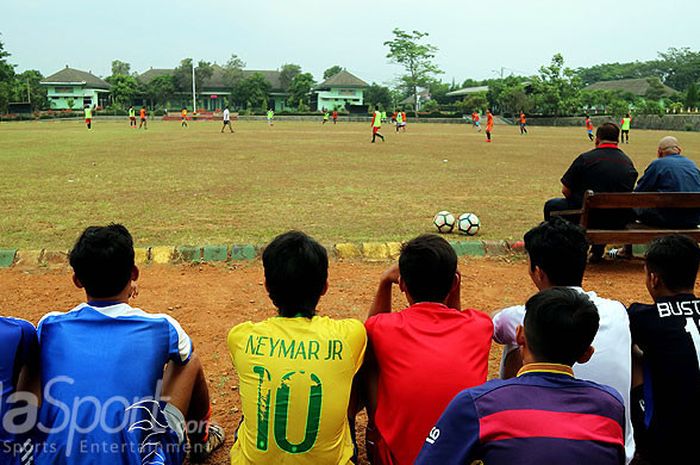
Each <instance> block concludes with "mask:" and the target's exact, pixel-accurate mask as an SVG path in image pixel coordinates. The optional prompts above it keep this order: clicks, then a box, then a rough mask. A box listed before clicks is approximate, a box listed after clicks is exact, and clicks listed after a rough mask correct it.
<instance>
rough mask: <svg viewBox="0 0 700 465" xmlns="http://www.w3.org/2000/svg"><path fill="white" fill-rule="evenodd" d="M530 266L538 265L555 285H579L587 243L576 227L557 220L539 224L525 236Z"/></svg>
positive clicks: (582, 233) (583, 270)
mask: <svg viewBox="0 0 700 465" xmlns="http://www.w3.org/2000/svg"><path fill="white" fill-rule="evenodd" d="M525 250H527V253H528V256H529V257H530V266H531V268H532V270H533V271H534V270H535V267H536V266H539V267H540V269H541V270H542V271H544V272H545V274H546V275H547V278H549V281H550V282H551V283H552V285H554V286H580V285H581V283H582V282H583V274H584V272H585V271H586V260H587V255H588V241H587V240H586V233H585V231H584V230H583V229H582V228H581V227H580V226H578V225H576V224H573V223H571V222H569V221H566V220H563V219H561V218H559V217H554V218H552V219H550V220H549V221H545V222H543V223H540V224H539V225H538V226H536V227H534V228H532V229H531V230H529V231H528V232H527V233H526V234H525Z"/></svg>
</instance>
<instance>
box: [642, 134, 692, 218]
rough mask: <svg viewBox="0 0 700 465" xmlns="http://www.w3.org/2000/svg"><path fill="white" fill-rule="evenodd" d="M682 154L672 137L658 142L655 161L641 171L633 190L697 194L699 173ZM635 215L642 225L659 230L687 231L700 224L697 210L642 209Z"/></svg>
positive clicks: (676, 140) (676, 141)
mask: <svg viewBox="0 0 700 465" xmlns="http://www.w3.org/2000/svg"><path fill="white" fill-rule="evenodd" d="M681 152H682V150H681V147H680V145H679V144H678V139H676V138H675V137H671V136H668V137H664V138H663V139H661V141H660V142H659V148H658V150H657V152H656V153H657V156H658V158H657V159H656V160H654V161H653V162H651V164H650V165H649V166H648V167H647V169H646V171H644V175H643V176H642V177H641V178H640V179H639V182H638V183H637V188H636V189H635V190H634V191H635V192H700V170H698V167H697V165H696V164H695V162H693V161H692V160H689V159H688V158H686V157H684V156H683V155H681ZM637 216H638V217H639V220H640V221H641V222H642V223H644V224H648V225H649V226H656V227H660V228H678V229H688V228H696V227H697V226H698V224H700V210H697V211H692V210H688V209H652V208H644V209H638V210H637Z"/></svg>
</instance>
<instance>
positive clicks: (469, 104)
mask: <svg viewBox="0 0 700 465" xmlns="http://www.w3.org/2000/svg"><path fill="white" fill-rule="evenodd" d="M470 87H471V86H470ZM488 106H489V101H488V99H487V98H486V93H485V92H477V93H475V94H470V95H467V96H465V97H464V99H462V101H461V102H457V108H458V109H459V110H460V111H461V112H462V113H463V114H465V115H466V114H471V112H473V111H478V112H483V111H484V110H486V108H487V107H488Z"/></svg>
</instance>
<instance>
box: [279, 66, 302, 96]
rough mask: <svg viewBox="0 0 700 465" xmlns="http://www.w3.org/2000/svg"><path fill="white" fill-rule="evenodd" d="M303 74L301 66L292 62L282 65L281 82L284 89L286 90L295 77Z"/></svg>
mask: <svg viewBox="0 0 700 465" xmlns="http://www.w3.org/2000/svg"><path fill="white" fill-rule="evenodd" d="M299 74H301V66H299V65H295V64H292V63H287V64H284V65H282V67H281V68H280V84H281V86H282V90H284V91H286V90H288V89H289V86H290V85H291V84H292V81H294V77H295V76H298V75H299Z"/></svg>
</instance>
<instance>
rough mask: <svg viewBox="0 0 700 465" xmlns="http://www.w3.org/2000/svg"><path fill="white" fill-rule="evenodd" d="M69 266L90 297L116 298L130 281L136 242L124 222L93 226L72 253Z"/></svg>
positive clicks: (77, 243) (83, 235)
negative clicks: (123, 224) (122, 223)
mask: <svg viewBox="0 0 700 465" xmlns="http://www.w3.org/2000/svg"><path fill="white" fill-rule="evenodd" d="M70 265H71V267H73V271H74V272H75V275H76V277H77V278H78V280H79V281H80V283H81V284H82V285H83V287H84V288H85V292H86V293H87V294H88V295H89V296H90V297H97V298H105V297H114V296H116V295H118V294H119V293H120V292H121V291H123V290H124V288H125V287H126V285H127V284H128V283H129V281H130V280H131V272H132V270H133V268H134V241H133V239H132V238H131V234H129V231H128V230H127V229H126V228H125V227H124V226H122V225H121V224H110V225H109V226H90V227H89V228H87V229H86V230H85V231H83V233H82V234H81V235H80V237H79V238H78V240H77V242H76V243H75V245H74V246H73V250H71V252H70Z"/></svg>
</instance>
